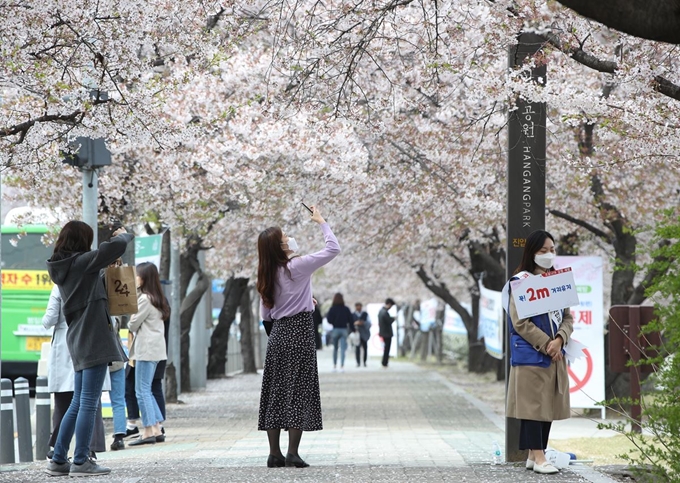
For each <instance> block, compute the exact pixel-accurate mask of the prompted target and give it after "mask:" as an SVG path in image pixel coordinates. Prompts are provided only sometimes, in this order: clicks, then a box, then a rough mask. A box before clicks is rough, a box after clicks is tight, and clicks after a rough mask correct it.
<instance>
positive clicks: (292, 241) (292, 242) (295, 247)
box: [288, 236, 300, 252]
mask: <svg viewBox="0 0 680 483" xmlns="http://www.w3.org/2000/svg"><path fill="white" fill-rule="evenodd" d="M298 248H300V247H298V244H297V242H296V241H295V238H293V237H290V236H289V237H288V250H290V251H291V252H296V251H298Z"/></svg>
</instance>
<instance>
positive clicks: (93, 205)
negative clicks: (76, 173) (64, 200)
mask: <svg viewBox="0 0 680 483" xmlns="http://www.w3.org/2000/svg"><path fill="white" fill-rule="evenodd" d="M82 173H83V221H84V222H85V223H87V224H88V225H90V227H92V231H94V239H93V241H92V248H97V246H98V245H99V244H98V243H97V224H98V223H97V198H98V196H99V194H98V191H99V178H98V177H97V170H96V169H95V168H89V167H84V168H82Z"/></svg>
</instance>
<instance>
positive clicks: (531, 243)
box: [513, 230, 555, 275]
mask: <svg viewBox="0 0 680 483" xmlns="http://www.w3.org/2000/svg"><path fill="white" fill-rule="evenodd" d="M548 238H550V239H551V240H552V241H553V243H555V238H554V237H553V236H552V235H551V234H550V233H548V232H547V231H545V230H536V231H532V232H531V234H529V236H528V237H527V241H526V243H525V244H524V253H523V254H522V261H521V262H520V264H519V266H518V267H517V270H515V272H514V274H517V273H519V272H529V273H534V271H535V270H536V262H534V255H536V253H538V251H539V250H540V249H541V248H543V245H544V244H545V240H546V239H548ZM514 274H513V275H514Z"/></svg>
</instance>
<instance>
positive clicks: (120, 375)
mask: <svg viewBox="0 0 680 483" xmlns="http://www.w3.org/2000/svg"><path fill="white" fill-rule="evenodd" d="M111 323H112V324H113V327H114V330H115V331H116V336H117V337H118V343H119V344H120V346H121V348H122V347H123V343H122V341H121V339H120V320H119V319H118V318H117V317H111ZM109 375H110V376H111V391H109V397H110V398H111V410H112V412H113V442H112V443H111V450H112V451H118V450H121V449H124V448H125V442H124V441H123V438H125V362H123V361H116V362H112V363H111V365H110V366H109Z"/></svg>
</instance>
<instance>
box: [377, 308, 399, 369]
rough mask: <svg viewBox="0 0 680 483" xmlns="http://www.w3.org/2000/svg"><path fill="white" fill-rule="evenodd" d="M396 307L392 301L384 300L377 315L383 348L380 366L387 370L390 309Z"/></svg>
mask: <svg viewBox="0 0 680 483" xmlns="http://www.w3.org/2000/svg"><path fill="white" fill-rule="evenodd" d="M394 305H396V304H395V303H394V300H392V299H390V298H388V299H387V300H385V305H383V306H382V308H381V309H380V312H379V313H378V327H379V329H380V332H378V335H379V336H380V337H381V338H382V340H383V342H384V343H385V346H384V348H383V357H382V366H383V367H384V368H387V365H388V364H389V361H390V348H391V347H392V336H393V335H394V333H393V332H392V322H394V317H392V316H391V315H390V309H391V308H392V307H393V306H394Z"/></svg>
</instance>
